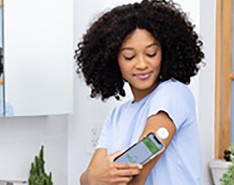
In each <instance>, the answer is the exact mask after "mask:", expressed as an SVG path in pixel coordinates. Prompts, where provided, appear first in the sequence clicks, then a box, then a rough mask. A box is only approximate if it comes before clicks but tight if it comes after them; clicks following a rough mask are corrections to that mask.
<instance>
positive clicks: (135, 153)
mask: <svg viewBox="0 0 234 185" xmlns="http://www.w3.org/2000/svg"><path fill="white" fill-rule="evenodd" d="M164 149H165V146H164V144H163V143H162V142H161V141H160V139H159V138H157V136H156V135H155V134H154V133H149V134H148V135H147V136H146V137H144V138H143V139H142V140H140V141H139V142H137V143H136V144H134V145H132V146H131V147H130V148H128V149H127V150H126V151H124V152H123V153H122V154H121V155H119V156H118V157H116V158H115V159H114V161H115V162H118V163H137V164H142V165H144V164H145V163H147V162H148V161H150V159H152V158H153V157H155V156H156V155H158V154H160V153H162V151H163V150H164Z"/></svg>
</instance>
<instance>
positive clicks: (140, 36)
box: [122, 28, 157, 47]
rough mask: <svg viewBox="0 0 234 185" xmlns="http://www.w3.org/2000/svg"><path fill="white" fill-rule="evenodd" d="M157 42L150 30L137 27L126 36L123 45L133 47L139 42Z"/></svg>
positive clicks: (146, 43)
mask: <svg viewBox="0 0 234 185" xmlns="http://www.w3.org/2000/svg"><path fill="white" fill-rule="evenodd" d="M155 42H156V43H157V40H156V39H155V38H154V36H153V35H152V34H151V33H150V32H149V31H147V30H145V29H139V28H137V29H135V30H134V31H133V32H132V33H130V34H128V35H127V36H126V37H125V39H124V40H123V43H122V47H131V46H132V45H139V44H145V45H148V44H152V43H155Z"/></svg>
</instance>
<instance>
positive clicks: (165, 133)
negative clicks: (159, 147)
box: [157, 127, 169, 139]
mask: <svg viewBox="0 0 234 185" xmlns="http://www.w3.org/2000/svg"><path fill="white" fill-rule="evenodd" d="M157 136H158V137H160V138H161V139H167V138H168V136H169V132H168V130H167V129H166V128H164V127H160V128H159V129H158V130H157Z"/></svg>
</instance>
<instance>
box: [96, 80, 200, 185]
mask: <svg viewBox="0 0 234 185" xmlns="http://www.w3.org/2000/svg"><path fill="white" fill-rule="evenodd" d="M132 102H133V101H132V100H131V101H128V102H126V103H124V104H122V105H121V106H118V107H116V108H115V109H114V110H113V111H112V112H111V113H110V114H109V116H108V117H107V119H106V122H105V124H104V127H103V130H102V132H101V136H100V138H99V142H98V146H97V148H107V149H108V153H109V154H111V153H114V152H116V151H117V150H126V149H127V148H128V147H130V146H131V145H132V144H134V143H136V142H137V141H138V139H139V137H140V135H141V133H142V132H143V129H144V127H145V124H146V121H147V118H149V117H150V116H152V115H155V114H157V113H158V112H159V111H165V112H166V113H167V114H168V115H169V117H170V118H171V119H172V120H173V122H174V124H175V126H176V133H175V135H174V137H173V139H172V141H171V143H170V145H169V146H168V148H167V150H166V151H165V152H164V154H163V155H162V156H161V158H160V159H159V161H158V162H157V163H156V165H155V166H154V168H153V169H152V171H151V173H150V174H149V176H148V178H147V182H146V185H200V184H201V179H200V177H201V174H200V172H201V160H200V145H199V135H198V129H197V124H196V111H195V102H194V98H193V95H192V93H191V91H190V89H189V88H188V87H187V86H186V85H185V84H183V83H181V82H178V81H176V80H168V81H166V82H163V83H161V84H159V86H158V87H157V88H156V89H155V90H154V91H153V92H151V93H150V94H149V95H147V96H146V97H144V98H143V99H142V100H140V101H139V102H136V103H132Z"/></svg>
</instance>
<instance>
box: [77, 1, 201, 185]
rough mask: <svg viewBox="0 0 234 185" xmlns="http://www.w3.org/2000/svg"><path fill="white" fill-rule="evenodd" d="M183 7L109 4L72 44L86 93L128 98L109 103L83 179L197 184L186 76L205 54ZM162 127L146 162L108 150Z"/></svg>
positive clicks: (195, 147)
mask: <svg viewBox="0 0 234 185" xmlns="http://www.w3.org/2000/svg"><path fill="white" fill-rule="evenodd" d="M201 47H202V42H201V41H200V40H199V38H198V35H197V33H196V32H195V31H194V25H193V24H192V23H191V22H190V21H189V20H188V18H187V15H186V14H185V13H184V12H183V11H182V10H181V9H180V7H179V6H178V5H177V4H175V3H173V2H172V1H166V0H143V1H142V2H140V3H134V4H127V5H122V6H118V7H116V8H113V9H112V10H110V11H108V12H106V13H105V14H104V15H102V16H101V17H100V18H98V20H96V21H95V22H94V23H93V24H92V25H91V26H90V28H89V29H88V30H87V33H86V34H85V35H84V37H83V40H82V42H80V43H79V44H78V49H77V51H76V56H75V58H76V61H77V65H78V69H77V71H78V73H80V72H82V73H83V75H84V77H85V80H86V83H87V85H89V86H90V87H91V89H92V91H91V97H99V96H100V97H101V98H102V100H105V99H108V98H109V97H111V96H114V97H115V98H116V99H117V100H119V99H120V96H125V91H124V89H123V86H124V83H125V82H126V83H128V84H129V85H130V88H131V92H132V94H133V99H132V100H129V101H128V102H126V103H123V104H122V105H120V106H118V107H116V108H115V109H114V110H112V111H111V113H110V114H109V116H108V117H107V119H106V122H105V124H104V127H103V130H102V133H101V136H100V139H99V144H98V147H97V149H96V151H95V153H94V155H93V158H92V160H91V162H90V164H89V166H88V168H87V170H86V171H85V172H84V173H83V174H82V176H81V178H80V182H81V184H82V185H86V184H87V185H99V184H137V185H141V184H142V185H143V184H147V185H155V184H158V185H178V184H181V185H199V184H201V182H200V177H201V174H200V171H201V170H200V166H201V165H200V149H199V136H198V132H197V124H196V112H195V102H194V98H193V95H192V93H191V92H190V90H189V88H188V87H187V84H189V83H190V78H191V77H192V76H194V75H196V74H197V72H198V70H199V64H200V63H201V61H202V59H203V58H204V54H203V52H202V48H201ZM162 128H163V129H164V130H166V131H167V132H168V137H166V138H161V139H162V142H163V143H164V145H165V146H166V148H167V149H166V150H165V151H164V152H163V153H162V154H160V155H158V156H156V157H155V158H153V159H152V160H151V161H149V162H148V163H147V164H145V165H144V166H141V165H139V164H125V163H116V162H114V161H113V160H114V158H115V157H117V156H119V155H120V154H121V152H120V151H124V150H125V149H127V148H128V147H130V146H131V145H132V144H134V143H136V142H137V141H138V140H140V139H142V138H143V137H144V136H146V135H147V134H148V133H150V132H153V133H155V134H157V132H158V130H160V129H162Z"/></svg>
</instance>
